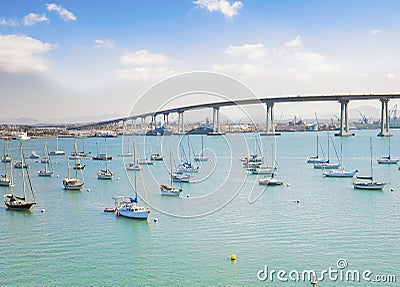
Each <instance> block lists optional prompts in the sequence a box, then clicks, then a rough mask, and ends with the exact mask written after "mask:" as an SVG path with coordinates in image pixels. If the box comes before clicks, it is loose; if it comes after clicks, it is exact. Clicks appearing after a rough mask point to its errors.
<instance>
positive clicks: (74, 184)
mask: <svg viewBox="0 0 400 287" xmlns="http://www.w3.org/2000/svg"><path fill="white" fill-rule="evenodd" d="M74 151H76V141H74ZM67 164H68V177H67V178H64V180H63V185H64V189H65V190H81V189H82V187H83V185H84V181H83V178H82V181H80V180H79V178H78V170H77V169H76V170H75V178H71V174H70V169H71V167H70V164H69V160H67ZM76 164H77V159H75V165H76Z"/></svg>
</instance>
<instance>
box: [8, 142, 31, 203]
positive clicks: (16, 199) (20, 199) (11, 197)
mask: <svg viewBox="0 0 400 287" xmlns="http://www.w3.org/2000/svg"><path fill="white" fill-rule="evenodd" d="M19 150H20V156H21V162H24V161H25V158H24V154H23V151H22V143H20V148H19ZM21 174H22V190H23V196H16V195H15V194H14V187H15V185H14V182H13V176H12V171H11V190H12V192H11V194H6V195H4V204H5V205H6V206H7V208H8V209H12V210H21V211H27V210H30V209H31V208H32V207H33V206H34V205H35V204H36V201H35V193H34V191H33V188H32V183H31V179H30V177H29V172H28V170H26V174H27V179H28V182H29V188H30V190H31V194H32V199H33V200H31V201H29V200H27V194H26V182H25V170H24V169H22V171H21Z"/></svg>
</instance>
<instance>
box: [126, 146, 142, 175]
mask: <svg viewBox="0 0 400 287" xmlns="http://www.w3.org/2000/svg"><path fill="white" fill-rule="evenodd" d="M141 169H142V167H141V166H140V164H139V161H138V160H137V159H136V144H135V143H133V162H131V163H128V164H127V165H126V170H141Z"/></svg>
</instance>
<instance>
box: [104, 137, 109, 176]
mask: <svg viewBox="0 0 400 287" xmlns="http://www.w3.org/2000/svg"><path fill="white" fill-rule="evenodd" d="M104 150H105V152H106V172H108V158H107V143H106V139H104Z"/></svg>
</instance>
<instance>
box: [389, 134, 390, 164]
mask: <svg viewBox="0 0 400 287" xmlns="http://www.w3.org/2000/svg"><path fill="white" fill-rule="evenodd" d="M389 159H390V137H389Z"/></svg>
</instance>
